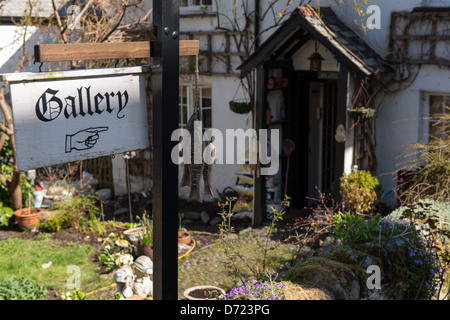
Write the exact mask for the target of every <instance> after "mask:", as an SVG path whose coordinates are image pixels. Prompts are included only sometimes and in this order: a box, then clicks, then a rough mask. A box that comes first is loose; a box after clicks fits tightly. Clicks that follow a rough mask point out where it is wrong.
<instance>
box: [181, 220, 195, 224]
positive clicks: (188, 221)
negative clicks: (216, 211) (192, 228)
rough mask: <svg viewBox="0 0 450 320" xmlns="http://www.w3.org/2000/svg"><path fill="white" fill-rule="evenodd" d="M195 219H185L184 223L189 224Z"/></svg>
mask: <svg viewBox="0 0 450 320" xmlns="http://www.w3.org/2000/svg"><path fill="white" fill-rule="evenodd" d="M194 222H195V221H194V220H191V219H183V224H184V225H188V224H193V223H194Z"/></svg>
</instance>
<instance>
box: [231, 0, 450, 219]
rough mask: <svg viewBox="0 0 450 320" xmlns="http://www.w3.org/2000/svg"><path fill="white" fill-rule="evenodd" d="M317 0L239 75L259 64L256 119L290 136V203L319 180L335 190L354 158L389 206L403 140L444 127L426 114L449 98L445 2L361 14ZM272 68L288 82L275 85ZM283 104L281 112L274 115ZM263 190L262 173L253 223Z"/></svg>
mask: <svg viewBox="0 0 450 320" xmlns="http://www.w3.org/2000/svg"><path fill="white" fill-rule="evenodd" d="M320 4H321V7H320V9H317V10H316V9H315V8H312V7H309V6H307V5H305V6H299V7H297V8H296V9H295V10H294V11H293V12H292V13H291V14H290V15H289V18H288V20H286V21H285V22H284V23H282V24H281V25H280V27H278V28H277V29H276V30H275V32H273V33H272V34H271V35H270V36H269V37H268V38H267V39H266V40H265V41H264V42H263V43H262V44H261V46H260V47H259V48H258V49H257V50H256V51H255V52H254V53H253V54H252V55H251V56H250V57H249V59H247V60H246V61H245V62H244V63H243V64H242V65H241V66H240V67H239V69H240V70H241V75H242V76H244V75H246V74H248V73H250V72H254V73H255V74H256V87H257V88H256V93H257V95H256V112H255V113H256V114H255V125H256V127H257V128H279V129H280V130H281V131H282V140H284V139H291V140H293V141H294V143H295V146H296V148H295V151H294V152H293V153H292V155H291V157H290V167H289V172H288V175H289V177H290V178H289V183H288V184H287V190H288V192H287V193H288V194H289V195H290V196H291V197H292V198H293V203H294V206H296V207H300V208H301V207H303V206H304V205H307V201H306V199H307V197H315V196H316V188H318V189H319V190H321V191H322V192H325V193H328V192H331V193H332V194H333V193H334V194H336V193H338V187H339V178H340V176H341V175H342V173H349V172H350V171H351V170H352V167H353V166H355V165H357V166H358V167H359V168H360V169H367V170H370V171H372V172H373V173H374V174H375V175H376V176H377V177H378V179H379V180H380V182H381V184H382V186H383V190H384V198H383V200H384V201H385V202H386V203H387V204H389V205H391V206H394V205H395V204H396V188H397V179H398V173H397V170H399V169H401V163H402V162H403V161H404V159H403V158H402V155H403V154H404V152H405V149H404V146H405V145H408V144H412V143H415V142H418V141H423V140H426V139H428V138H427V136H428V135H429V134H430V135H436V134H440V132H438V131H439V130H442V128H443V127H442V126H441V127H438V128H436V127H432V126H431V123H430V121H429V120H425V119H424V118H426V117H428V116H430V115H432V114H433V113H443V112H445V106H446V105H448V101H449V90H450V86H449V79H450V70H449V69H448V66H449V55H448V52H449V51H448V49H449V37H448V36H449V31H448V25H449V19H450V9H449V7H446V5H448V3H446V2H444V1H412V2H408V4H406V3H405V2H391V1H377V2H376V6H372V7H371V8H368V9H369V10H367V16H366V17H361V18H360V17H358V16H357V15H356V14H355V13H354V10H353V8H354V4H353V3H352V4H336V3H335V2H334V1H321V2H320ZM369 5H371V3H369V4H368V6H369ZM363 9H364V10H365V9H366V8H365V7H363ZM355 21H356V22H357V23H356V22H355ZM369 21H370V23H371V24H369ZM315 58H318V59H315ZM277 77H280V78H282V79H285V81H284V82H285V83H288V85H286V86H279V87H277V86H275V87H274V86H273V80H275V82H276V78H277ZM360 107H366V108H367V107H370V108H372V110H374V111H375V113H374V116H373V117H371V118H370V119H369V120H366V121H362V118H361V117H360V118H359V120H355V119H357V118H353V115H354V112H352V110H351V109H356V108H360ZM280 108H282V109H284V111H283V114H284V115H285V116H284V117H281V118H280V117H279V113H278V111H276V113H277V116H276V117H274V116H273V115H272V113H273V110H279V109H280ZM269 110H270V111H269ZM354 111H355V112H356V111H358V112H360V111H361V110H354ZM269 112H270V113H269ZM268 114H270V116H269V115H268ZM369 116H372V114H370V115H369ZM411 119H415V120H411ZM338 128H344V129H345V131H344V132H345V138H344V139H342V138H340V139H338V135H337V133H338V131H339V130H337V129H338ZM280 153H281V154H282V170H281V171H280V172H279V175H280V177H279V178H278V179H279V180H281V181H282V180H283V179H285V177H286V175H287V173H286V168H287V159H286V157H285V158H284V159H283V150H280ZM281 188H282V190H281V192H283V184H281ZM265 192H266V191H265V179H264V177H260V178H259V179H258V178H256V180H255V198H256V199H257V201H256V202H255V217H254V223H257V224H258V223H260V222H261V221H262V220H263V217H264V208H265V199H266V197H265Z"/></svg>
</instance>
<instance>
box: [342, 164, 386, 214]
mask: <svg viewBox="0 0 450 320" xmlns="http://www.w3.org/2000/svg"><path fill="white" fill-rule="evenodd" d="M340 192H341V196H342V197H343V199H344V201H345V202H344V205H345V209H346V210H349V211H350V212H352V213H362V212H371V211H372V210H373V209H374V207H375V206H376V205H377V204H378V203H379V202H380V197H381V185H380V183H379V181H378V179H377V178H376V177H374V176H372V174H371V173H370V172H369V171H365V170H357V171H354V172H352V173H350V174H349V175H346V174H344V175H343V176H342V177H341V181H340Z"/></svg>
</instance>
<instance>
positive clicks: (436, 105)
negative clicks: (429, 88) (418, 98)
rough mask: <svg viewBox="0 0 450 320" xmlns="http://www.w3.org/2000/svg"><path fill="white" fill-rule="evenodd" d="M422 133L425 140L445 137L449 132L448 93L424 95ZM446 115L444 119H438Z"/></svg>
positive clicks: (449, 109)
mask: <svg viewBox="0 0 450 320" xmlns="http://www.w3.org/2000/svg"><path fill="white" fill-rule="evenodd" d="M425 101H426V104H425V110H424V116H425V117H424V118H425V120H424V125H423V131H424V132H423V133H424V135H425V141H427V140H428V141H431V139H433V138H436V139H439V138H440V139H445V138H446V137H447V138H448V137H449V134H450V131H449V130H450V120H449V118H450V117H449V115H450V95H437V94H430V95H427V96H426V97H425ZM442 115H447V119H446V120H439V118H440V117H442Z"/></svg>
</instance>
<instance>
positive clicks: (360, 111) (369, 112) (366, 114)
mask: <svg viewBox="0 0 450 320" xmlns="http://www.w3.org/2000/svg"><path fill="white" fill-rule="evenodd" d="M347 112H348V115H349V116H350V117H351V118H352V119H353V120H355V121H358V120H368V119H370V118H373V117H374V116H375V109H373V108H365V107H360V108H347Z"/></svg>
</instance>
